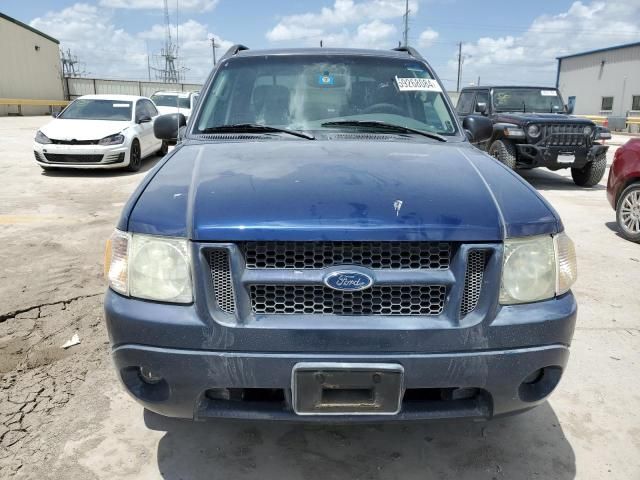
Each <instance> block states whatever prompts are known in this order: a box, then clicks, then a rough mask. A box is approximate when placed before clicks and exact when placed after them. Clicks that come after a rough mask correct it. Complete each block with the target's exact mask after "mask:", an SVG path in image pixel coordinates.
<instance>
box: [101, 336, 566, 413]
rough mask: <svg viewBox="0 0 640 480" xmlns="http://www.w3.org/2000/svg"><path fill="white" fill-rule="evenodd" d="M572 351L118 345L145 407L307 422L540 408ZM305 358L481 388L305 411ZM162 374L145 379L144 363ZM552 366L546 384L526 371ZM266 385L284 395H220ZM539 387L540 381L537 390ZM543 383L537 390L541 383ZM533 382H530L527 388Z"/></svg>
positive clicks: (119, 359)
mask: <svg viewBox="0 0 640 480" xmlns="http://www.w3.org/2000/svg"><path fill="white" fill-rule="evenodd" d="M568 357H569V350H568V348H567V346H565V345H549V346H541V347H532V348H522V349H513V350H498V351H479V352H463V353H449V354H431V355H430V354H403V355H380V354H375V355H373V354H369V355H330V354H319V353H318V354H271V353H246V352H245V353H242V352H214V351H194V350H178V349H168V348H156V347H149V346H144V345H122V346H120V347H117V348H115V349H114V350H113V360H114V362H115V365H116V368H117V371H118V373H119V376H120V378H121V380H122V382H123V384H124V385H125V387H126V388H127V390H128V391H129V393H130V394H131V395H133V397H134V398H135V399H136V400H137V401H138V402H139V403H141V404H142V405H144V407H145V408H147V409H149V410H151V411H154V412H156V413H159V414H161V415H165V416H169V417H180V418H191V419H195V420H199V419H206V418H211V417H226V418H240V419H262V420H295V421H304V422H314V421H316V422H318V421H319V422H357V421H361V422H362V421H365V422H367V421H368V422H371V421H375V422H378V421H401V420H418V419H441V418H479V419H488V418H491V417H494V416H500V415H506V414H509V413H515V412H519V411H524V410H527V409H529V408H532V407H534V406H536V405H538V404H539V403H541V402H542V401H544V399H545V398H546V396H547V395H548V394H549V393H550V392H551V391H552V390H553V388H554V387H555V386H556V385H557V383H558V381H559V380H560V376H561V374H562V372H563V371H564V369H565V367H566V364H567V360H568ZM299 362H326V363H345V362H346V363H385V364H399V365H401V366H402V367H403V368H404V372H405V376H404V389H405V390H404V392H405V399H407V398H408V395H407V392H412V391H422V390H417V389H425V388H429V389H432V390H437V389H443V391H446V390H449V389H451V388H452V387H453V388H460V389H477V392H478V393H477V394H476V395H474V396H473V397H470V398H461V399H453V398H449V399H442V398H426V399H423V400H421V401H411V400H410V399H409V400H407V401H402V403H401V408H400V412H399V413H397V414H395V415H375V416H372V415H361V414H360V415H340V416H325V415H314V416H298V415H296V414H295V413H294V411H293V408H292V406H291V389H290V386H291V375H292V370H293V367H294V366H295V365H296V364H297V363H299ZM140 366H143V367H145V368H146V369H148V371H151V372H153V373H154V374H155V375H158V376H160V377H162V380H161V381H160V382H158V383H155V384H147V383H144V382H143V381H142V380H141V379H140V376H139V375H137V368H138V367H140ZM545 367H551V368H547V370H545V374H544V377H543V380H544V381H540V382H539V385H537V386H535V385H534V387H531V386H530V385H527V384H523V381H524V380H525V378H527V377H528V376H529V375H531V374H532V372H535V371H537V370H539V369H543V368H545ZM230 388H231V389H265V390H275V391H281V392H282V398H279V399H277V400H269V401H265V400H264V399H262V400H256V399H253V400H248V401H243V400H238V399H228V400H227V399H212V398H210V397H209V396H208V394H207V392H208V391H215V389H230ZM531 388H534V393H533V395H532V394H531ZM536 388H537V389H538V390H537V391H536V390H535V389H536ZM527 389H528V390H527Z"/></svg>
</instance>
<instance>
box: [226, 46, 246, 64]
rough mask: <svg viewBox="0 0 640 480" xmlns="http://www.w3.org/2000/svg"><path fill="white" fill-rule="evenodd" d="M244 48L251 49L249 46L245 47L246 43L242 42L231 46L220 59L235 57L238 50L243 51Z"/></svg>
mask: <svg viewBox="0 0 640 480" xmlns="http://www.w3.org/2000/svg"><path fill="white" fill-rule="evenodd" d="M243 50H249V47H245V46H244V45H241V44H239V43H238V44H236V45H233V46H231V48H229V50H227V52H226V53H225V54H224V55H223V56H222V58H221V59H220V61H223V60H226V59H227V58H229V57H233V56H234V55H237V54H238V52H241V51H243Z"/></svg>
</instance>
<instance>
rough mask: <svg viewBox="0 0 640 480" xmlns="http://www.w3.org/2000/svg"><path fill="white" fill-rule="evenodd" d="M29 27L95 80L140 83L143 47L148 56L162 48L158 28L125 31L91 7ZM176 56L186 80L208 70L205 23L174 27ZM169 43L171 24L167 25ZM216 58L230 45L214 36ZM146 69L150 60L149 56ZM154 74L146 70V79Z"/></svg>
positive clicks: (52, 16)
mask: <svg viewBox="0 0 640 480" xmlns="http://www.w3.org/2000/svg"><path fill="white" fill-rule="evenodd" d="M31 26H33V27H35V28H37V29H39V30H42V31H44V32H46V33H48V34H50V35H52V36H53V37H55V38H58V39H59V40H60V43H61V45H60V46H61V48H63V49H64V50H65V51H66V50H67V49H70V50H71V52H72V54H74V55H76V56H77V57H78V60H79V61H80V62H82V63H84V65H85V68H86V71H87V72H88V73H89V74H90V75H91V76H95V77H108V78H128V79H142V80H144V79H146V78H147V75H148V70H147V44H148V45H149V50H150V52H151V53H152V54H153V53H157V52H159V51H160V49H161V48H162V47H163V40H164V29H165V27H164V25H159V24H158V25H153V26H152V27H151V28H150V29H149V30H146V31H143V32H138V33H135V32H127V31H125V30H123V29H121V28H118V27H116V26H115V25H114V23H113V17H112V16H111V15H110V14H109V13H108V12H105V11H104V9H100V8H98V7H95V6H93V5H88V4H85V3H76V4H75V5H73V6H71V7H68V8H65V9H63V10H60V11H53V12H48V13H46V14H45V15H43V16H42V17H38V18H35V19H34V20H33V21H31ZM178 31H179V40H180V50H179V54H180V58H181V59H182V62H181V65H182V66H184V67H186V68H187V69H188V70H186V71H185V76H186V81H189V82H200V81H203V80H204V79H205V78H206V75H207V74H208V73H209V71H210V70H211V66H212V58H211V57H212V53H211V42H210V40H209V38H211V37H212V36H213V35H212V34H211V33H210V32H209V29H208V27H207V25H204V24H201V23H199V22H197V21H195V20H192V19H190V20H187V21H185V22H184V23H181V24H180V25H179V29H178ZM172 34H173V35H174V37H173V38H174V41H175V25H173V26H172ZM214 37H215V38H216V42H217V43H218V45H220V47H221V48H219V49H218V54H219V55H221V54H222V53H224V51H226V49H227V48H229V47H230V46H231V42H229V41H227V40H224V39H222V38H220V37H219V36H214ZM151 63H152V66H153V65H154V64H155V63H156V58H154V57H153V56H152V59H151ZM154 77H155V75H154V74H153V72H152V76H151V78H152V79H153V78H154Z"/></svg>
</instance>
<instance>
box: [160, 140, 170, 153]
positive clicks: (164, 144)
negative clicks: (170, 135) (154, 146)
mask: <svg viewBox="0 0 640 480" xmlns="http://www.w3.org/2000/svg"><path fill="white" fill-rule="evenodd" d="M168 151H169V144H168V143H167V142H166V140H163V141H162V146H161V147H160V150H158V152H157V154H158V155H159V156H161V157H164V156H165V155H166V154H167V152H168Z"/></svg>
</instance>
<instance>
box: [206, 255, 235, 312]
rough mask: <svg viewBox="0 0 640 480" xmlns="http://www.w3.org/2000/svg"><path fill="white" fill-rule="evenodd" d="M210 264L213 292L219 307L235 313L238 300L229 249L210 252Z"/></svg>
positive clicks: (224, 310)
mask: <svg viewBox="0 0 640 480" xmlns="http://www.w3.org/2000/svg"><path fill="white" fill-rule="evenodd" d="M209 266H210V267H211V278H212V280H213V292H214V295H215V297H216V302H217V303H218V308H220V310H222V311H223V312H226V313H235V311H236V301H235V296H234V293H233V283H232V281H231V268H230V265H229V252H228V251H227V250H222V249H220V250H212V251H211V252H210V253H209Z"/></svg>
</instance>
